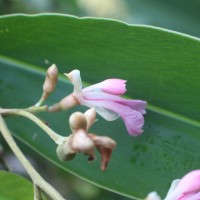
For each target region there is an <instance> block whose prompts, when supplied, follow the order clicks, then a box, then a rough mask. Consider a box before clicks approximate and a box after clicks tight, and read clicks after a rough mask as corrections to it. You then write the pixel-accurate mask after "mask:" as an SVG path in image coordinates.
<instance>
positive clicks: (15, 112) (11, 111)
mask: <svg viewBox="0 0 200 200" xmlns="http://www.w3.org/2000/svg"><path fill="white" fill-rule="evenodd" d="M0 114H6V115H8V114H9V115H10V114H12V115H20V116H23V117H26V118H28V119H30V120H31V121H33V122H35V123H36V124H37V125H38V126H39V127H40V128H41V129H43V130H44V131H45V132H46V133H47V134H48V135H49V136H50V137H51V138H52V139H53V140H54V142H55V143H56V144H61V143H62V142H63V141H64V140H65V139H66V137H63V136H61V135H59V134H57V133H56V132H54V131H53V130H52V129H50V128H49V127H48V126H47V125H45V124H44V122H43V121H41V120H40V119H39V118H38V117H36V116H35V115H33V114H32V113H30V112H28V111H26V110H20V109H0Z"/></svg>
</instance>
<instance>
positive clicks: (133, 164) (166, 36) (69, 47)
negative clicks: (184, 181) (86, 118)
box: [0, 15, 200, 198]
mask: <svg viewBox="0 0 200 200" xmlns="http://www.w3.org/2000/svg"><path fill="white" fill-rule="evenodd" d="M0 29H1V34H0V41H1V46H0V53H1V55H2V56H1V59H0V80H1V84H0V94H1V98H0V105H1V107H27V106H30V105H33V104H34V103H35V102H36V101H37V100H38V98H39V97H40V94H41V86H42V83H43V79H44V76H45V73H44V71H43V70H41V69H40V68H43V69H44V68H47V66H49V65H50V64H51V63H56V64H57V66H58V67H59V70H60V72H69V71H70V70H72V69H74V68H78V69H80V70H81V74H82V79H83V80H84V81H86V82H87V83H96V82H100V81H102V80H104V79H106V78H110V77H117V78H123V79H127V80H128V82H127V88H128V91H127V96H128V97H130V98H135V99H143V100H147V101H148V103H149V109H148V114H147V115H146V116H145V127H144V134H143V135H142V136H140V137H137V138H133V137H130V136H129V135H128V134H127V131H126V128H125V127H124V124H123V122H122V121H121V120H120V119H119V120H117V121H115V122H106V121H104V120H103V119H101V118H100V117H98V118H99V119H100V120H99V121H98V123H96V124H95V125H94V127H93V129H92V131H93V132H96V133H98V134H102V135H103V134H107V135H109V136H111V137H112V138H113V139H115V140H116V141H117V144H118V145H117V148H116V150H115V151H114V154H113V157H112V160H111V162H110V163H109V167H108V170H107V171H106V172H103V173H102V172H101V171H100V169H99V168H100V167H99V165H100V164H99V162H100V160H99V158H97V159H96V160H95V161H94V162H93V163H88V162H87V161H86V157H84V156H83V155H78V156H77V157H76V159H74V160H73V161H71V162H68V163H61V162H59V161H58V159H57V157H56V154H55V149H56V146H55V145H54V144H53V142H52V141H50V139H49V138H48V137H47V136H46V135H45V134H44V133H43V132H42V131H41V130H40V129H39V128H37V127H36V126H35V125H33V124H32V123H31V122H29V121H28V120H26V119H22V118H17V117H13V118H7V119H6V120H7V122H8V123H9V127H10V129H11V130H12V131H13V132H14V134H15V135H16V136H17V137H19V138H20V139H21V140H23V141H24V142H25V143H27V144H29V145H30V146H31V147H33V148H34V149H35V150H36V151H38V152H39V153H41V154H43V155H44V156H45V157H46V158H48V159H49V160H51V161H53V162H54V163H55V164H57V165H59V166H61V167H62V168H64V169H66V170H69V171H71V172H72V173H74V174H77V175H79V176H81V177H83V178H85V179H88V180H89V181H91V182H94V183H95V184H97V185H100V186H101V187H104V188H107V189H109V190H113V191H115V192H118V193H121V194H124V195H126V196H130V197H139V198H142V197H144V196H146V194H147V193H148V192H150V191H153V190H156V191H158V193H160V194H161V195H163V196H164V194H165V193H166V191H167V189H168V187H169V184H170V182H171V181H172V180H173V179H175V178H179V177H181V176H183V174H185V173H186V172H188V171H190V170H192V169H195V168H198V167H199V164H200V160H199V154H198V149H199V145H200V142H199V139H200V123H199V120H200V115H199V110H200V104H199V102H200V96H199V95H198V93H199V89H200V82H199V74H200V57H199V52H200V42H199V40H198V39H196V38H192V37H189V36H186V35H181V34H178V33H174V32H170V31H167V30H162V29H158V28H153V27H147V26H129V25H127V24H123V23H120V22H117V21H111V20H105V19H104V20H100V19H78V18H74V17H67V16H61V15H39V16H11V17H2V18H1V19H0ZM34 66H38V67H40V68H38V67H34ZM71 91H72V86H71V84H70V83H69V82H67V81H66V80H64V79H63V78H62V77H61V79H60V82H59V85H58V87H57V91H56V93H55V94H54V95H52V96H51V97H50V99H49V101H48V102H47V103H48V104H49V105H50V104H51V103H53V102H56V101H58V100H59V99H60V98H62V97H64V96H66V95H67V94H69V93H70V92H71ZM152 105H153V106H152ZM74 110H85V109H84V108H83V107H77V108H76V109H73V110H69V111H66V112H62V113H56V114H42V115H40V116H41V118H42V119H44V120H45V121H48V122H49V123H50V124H51V127H52V128H53V129H54V130H55V131H57V132H59V133H61V134H63V135H67V134H69V127H68V122H67V119H68V117H69V115H70V114H71V113H72V112H73V111H74ZM24 122H26V126H24Z"/></svg>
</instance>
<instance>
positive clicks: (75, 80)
mask: <svg viewBox="0 0 200 200" xmlns="http://www.w3.org/2000/svg"><path fill="white" fill-rule="evenodd" d="M64 75H65V76H67V78H68V79H69V80H70V81H71V83H72V84H73V85H74V93H76V94H79V93H81V94H82V81H81V75H80V71H79V70H77V69H75V70H73V71H71V72H70V73H68V74H66V73H65V74H64Z"/></svg>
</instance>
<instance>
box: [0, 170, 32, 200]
mask: <svg viewBox="0 0 200 200" xmlns="http://www.w3.org/2000/svg"><path fill="white" fill-rule="evenodd" d="M0 199H1V200H18V199H20V200H32V199H33V185H32V184H31V183H30V182H29V181H28V180H26V179H25V178H22V177H20V176H19V175H16V174H12V173H9V172H4V171H0Z"/></svg>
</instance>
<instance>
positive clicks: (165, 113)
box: [0, 55, 200, 128]
mask: <svg viewBox="0 0 200 200" xmlns="http://www.w3.org/2000/svg"><path fill="white" fill-rule="evenodd" d="M0 62H2V63H6V64H9V65H11V66H12V67H17V68H20V69H24V70H26V71H29V72H33V73H36V74H38V75H42V76H45V74H46V71H45V69H43V68H41V67H38V66H35V65H32V64H29V63H26V62H23V61H20V60H16V59H13V58H9V57H7V56H4V55H0ZM59 81H62V82H65V83H70V82H69V81H67V80H66V77H65V76H64V75H59ZM84 83H85V85H88V83H87V82H84ZM125 97H126V98H130V97H128V96H125ZM147 110H149V111H152V112H155V113H157V114H160V115H163V116H167V117H169V118H171V119H175V120H178V121H180V122H183V123H186V124H189V125H192V126H194V127H198V128H200V122H198V121H196V120H193V119H190V118H188V117H185V116H183V115H180V114H178V113H175V112H172V111H169V110H166V109H163V108H160V107H157V106H154V105H150V104H148V105H147Z"/></svg>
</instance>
